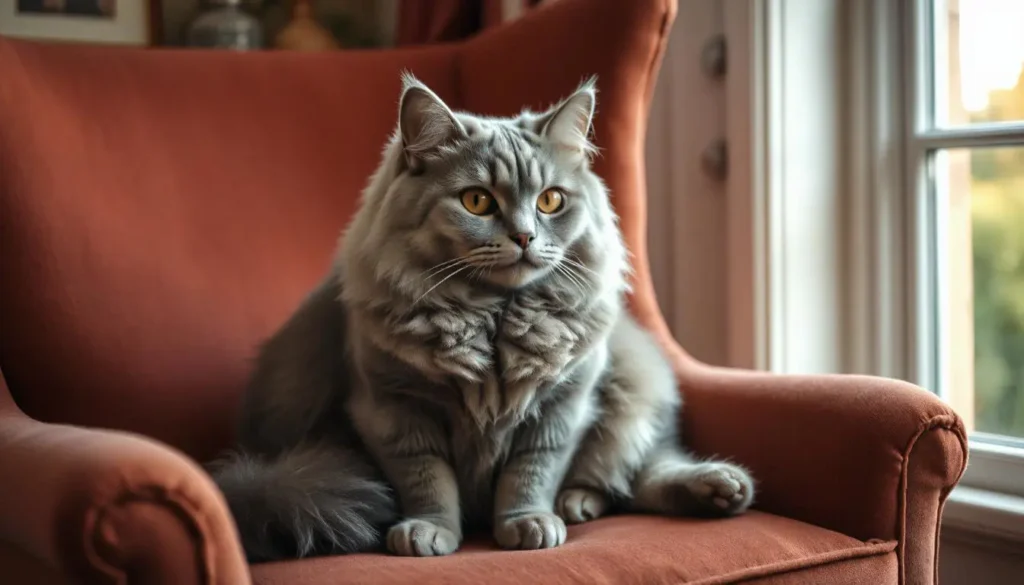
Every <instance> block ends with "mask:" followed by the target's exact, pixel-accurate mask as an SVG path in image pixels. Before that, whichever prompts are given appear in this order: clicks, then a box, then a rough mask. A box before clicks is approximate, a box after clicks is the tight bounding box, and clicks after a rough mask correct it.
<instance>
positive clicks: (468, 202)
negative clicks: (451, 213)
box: [462, 189, 498, 215]
mask: <svg viewBox="0 0 1024 585" xmlns="http://www.w3.org/2000/svg"><path fill="white" fill-rule="evenodd" d="M462 206H463V207H465V208H466V211H468V212H470V213H472V214H473V215H491V214H493V213H494V212H496V211H498V202H497V201H495V199H494V196H493V195H491V194H490V193H488V192H487V191H484V190H483V189H466V190H465V191H463V192H462Z"/></svg>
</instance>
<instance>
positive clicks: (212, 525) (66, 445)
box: [0, 374, 250, 585]
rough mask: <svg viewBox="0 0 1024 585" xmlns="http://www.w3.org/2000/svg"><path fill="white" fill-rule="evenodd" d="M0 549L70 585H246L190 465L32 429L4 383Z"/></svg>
mask: <svg viewBox="0 0 1024 585" xmlns="http://www.w3.org/2000/svg"><path fill="white" fill-rule="evenodd" d="M0 540H3V541H5V544H7V545H9V546H13V547H15V548H16V549H19V550H21V551H22V552H23V553H25V554H27V555H30V556H32V557H35V558H36V559H38V560H39V561H42V562H43V563H45V564H47V565H49V566H50V567H53V568H54V569H56V570H58V571H60V572H63V573H65V574H67V575H69V576H72V577H73V578H74V579H75V581H76V582H84V583H104V584H108V583H127V584H131V583H147V584H149V583H153V584H167V585H171V584H173V585H187V584H190V583H196V584H200V583H202V584H218V585H219V584H231V585H238V584H244V583H249V582H250V578H249V573H248V567H247V565H246V563H245V559H244V556H243V554H242V550H241V547H240V545H239V543H238V538H237V534H236V531H235V528H234V524H233V522H232V520H231V517H230V515H229V513H228V511H227V506H226V505H225V503H224V501H223V498H222V497H221V495H220V493H219V491H218V490H217V488H216V487H215V486H214V484H213V482H212V481H211V480H210V479H209V478H208V476H207V475H206V474H205V473H203V471H202V470H200V469H199V467H198V466H197V465H195V464H194V463H193V462H191V461H190V460H189V459H188V458H187V457H185V456H184V455H181V454H179V453H177V452H175V451H174V450H172V449H170V448H169V447H166V446H163V445H161V444H159V443H157V442H155V441H152V440H148V439H145V438H142V437H139V436H135V435H131V434H127V433H121V432H114V431H101V430H91V429H85V428H80V427H73V426H67V425H54V424H45V423H41V422H38V421H35V420H32V419H30V418H29V417H27V416H26V415H25V414H24V413H22V412H21V411H20V410H19V409H18V408H17V406H16V405H15V404H14V402H13V400H12V399H11V397H10V394H9V393H8V391H7V386H6V384H5V383H4V380H3V376H2V374H0ZM3 572H4V571H3V570H2V569H0V574H3Z"/></svg>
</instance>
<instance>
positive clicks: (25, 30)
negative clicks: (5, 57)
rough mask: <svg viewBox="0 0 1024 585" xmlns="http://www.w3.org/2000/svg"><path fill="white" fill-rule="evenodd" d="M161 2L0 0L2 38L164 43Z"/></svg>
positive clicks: (134, 0) (106, 42)
mask: <svg viewBox="0 0 1024 585" xmlns="http://www.w3.org/2000/svg"><path fill="white" fill-rule="evenodd" d="M160 22H161V12H160V1H159V0H0V35H5V36H9V37H16V38H25V39H39V40H47V41H64V42H71V43H101V44H116V45H154V44H158V43H159V42H160V36H161V35H160Z"/></svg>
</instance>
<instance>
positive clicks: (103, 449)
mask: <svg viewBox="0 0 1024 585" xmlns="http://www.w3.org/2000/svg"><path fill="white" fill-rule="evenodd" d="M674 11H675V2H674V1H673V0H631V1H630V2H621V1H618V0H559V2H556V3H553V4H551V5H550V6H545V7H543V8H540V9H537V10H535V11H532V12H531V13H530V14H529V15H527V16H525V17H523V18H522V19H520V20H518V21H516V22H515V23H513V24H511V25H509V26H505V27H501V28H497V29H494V30H492V31H490V32H487V33H485V34H483V35H480V36H479V37H476V38H474V39H470V40H468V41H465V42H462V43H455V44H447V45H441V46H435V47H429V48H411V49H399V50H387V51H352V52H337V53H323V54H292V53H260V54H249V55H242V54H229V53H220V52H198V51H188V52H186V51H171V50H143V49H122V48H109V47H71V46H57V45H48V44H42V43H34V42H26V41H14V40H5V39H2V38H0V368H2V376H0V382H2V383H0V582H5V583H6V582H11V583H19V584H20V583H26V584H35V583H57V582H68V583H104V584H106V583H127V584H136V583H147V584H148V583H157V584H160V583H167V584H175V585H179V584H180V585H188V584H192V583H195V584H200V583H202V584H215V585H221V584H232V585H233V584H244V583H248V582H249V581H250V580H253V581H255V582H257V583H265V584H277V583H282V584H283V583H288V584H295V585H302V584H310V585H314V584H321V583H368V584H382V583H405V582H415V583H419V584H421V585H422V584H424V583H435V582H436V583H463V582H464V583H481V582H487V583H518V582H521V581H523V580H524V579H527V578H531V579H536V578H541V580H542V582H545V583H555V582H557V583H598V582H609V583H610V582H636V583H680V582H694V583H727V582H736V581H739V580H743V581H745V582H751V581H753V582H758V583H826V582H827V583H878V584H882V583H907V584H924V583H933V582H934V581H935V579H936V572H935V569H936V561H937V549H938V530H939V519H940V515H941V509H942V503H943V501H944V500H945V497H946V495H947V494H948V492H949V490H950V489H951V488H952V487H953V486H954V485H955V484H956V482H957V481H958V479H959V477H960V474H961V473H962V471H963V468H964V466H965V464H966V442H965V436H964V429H963V425H962V423H961V421H960V420H959V418H957V416H956V415H955V414H954V413H953V412H952V411H951V410H950V409H949V408H948V407H947V406H946V405H945V404H944V403H942V402H941V401H940V400H938V399H937V398H936V397H934V396H933V395H932V394H929V393H927V392H925V391H923V390H921V389H919V388H915V387H912V386H910V385H908V384H904V383H900V382H896V381H892V380H884V379H880V378H869V377H847V376H806V377H802V376H775V375H770V374H765V373H755V372H745V371H737V370H729V369H722V368H713V367H710V366H707V365H704V364H701V363H699V362H697V361H696V360H694V359H692V358H691V357H690V356H689V355H688V354H686V352H685V351H684V350H683V349H682V348H680V347H679V346H678V345H677V344H676V342H675V341H674V340H673V339H672V337H671V335H670V334H669V331H668V328H667V326H666V324H665V322H664V320H663V319H662V317H661V315H660V313H659V311H658V305H657V303H656V301H655V298H654V294H653V287H652V285H651V279H650V274H649V272H648V264H647V252H646V244H645V221H646V208H645V205H646V204H645V201H646V199H645V198H646V192H645V185H644V173H643V169H644V154H643V137H644V132H645V128H646V121H647V120H646V117H647V108H648V104H649V101H650V98H651V93H652V90H653V85H654V81H655V77H656V74H657V70H658V65H659V61H660V58H661V55H662V52H663V50H664V46H665V42H666V37H667V34H668V31H669V29H670V27H671V23H672V19H673V17H674ZM403 69H409V70H411V71H413V72H414V73H415V74H416V75H417V76H418V77H420V78H421V79H423V80H424V81H425V82H427V83H428V84H429V85H430V86H431V87H432V88H434V89H435V90H436V91H437V92H438V93H439V94H440V95H441V97H442V98H444V99H445V100H446V101H448V102H449V103H450V104H453V105H454V106H456V107H461V108H465V109H468V110H473V111H477V112H482V113H492V114H508V113H512V112H514V111H516V110H518V109H519V108H521V107H523V106H524V105H526V106H532V107H534V108H540V107H543V106H545V105H547V104H548V103H550V102H552V101H554V100H555V99H557V98H558V97H560V96H562V95H564V94H565V93H567V92H568V91H569V90H570V89H572V88H573V87H574V86H575V85H576V84H577V83H578V81H579V80H580V79H581V78H582V77H583V76H585V75H589V74H592V73H596V74H597V75H598V76H599V88H600V90H601V93H600V96H599V112H598V116H597V119H596V127H595V138H596V142H597V144H598V146H599V147H600V148H601V149H602V155H601V156H600V157H599V158H598V161H597V170H598V172H599V173H600V174H601V175H602V176H603V177H604V178H605V179H606V181H607V183H608V184H609V186H610V188H611V192H612V193H613V199H614V205H615V207H616V210H617V211H618V213H619V214H620V216H621V218H622V223H621V225H622V229H623V231H624V233H625V237H626V240H627V243H628V244H629V245H630V248H631V251H632V253H633V259H634V263H635V267H636V274H635V282H634V287H635V293H634V294H633V295H632V297H631V306H632V309H633V311H634V313H635V314H636V315H637V316H638V318H639V319H640V320H641V321H642V322H643V323H644V324H645V325H646V326H647V327H648V328H650V329H651V331H653V332H654V333H655V335H656V336H657V337H658V338H659V340H660V342H661V343H662V345H663V346H664V348H665V350H666V351H667V352H668V353H669V355H671V356H672V358H673V360H674V363H675V366H676V370H677V372H678V375H679V380H680V387H681V389H682V391H683V392H684V394H685V396H686V400H687V407H686V409H685V412H684V418H685V421H684V429H685V433H686V437H685V438H686V440H687V441H688V442H689V444H690V445H691V446H692V447H693V448H694V449H695V450H696V451H698V452H699V453H704V454H712V453H714V454H720V455H723V456H728V457H730V458H732V459H734V460H735V461H738V462H740V463H742V464H744V465H747V466H748V467H749V468H750V469H751V470H752V471H753V474H754V476H755V478H756V479H757V480H758V484H759V485H758V488H759V496H758V499H757V501H756V503H755V508H756V509H755V510H753V511H751V512H750V513H748V514H746V515H743V516H740V517H737V518H731V519H728V520H714V521H705V520H692V519H667V518H651V517H639V516H634V517H612V518H607V519H602V520H599V521H597V522H592V523H588V524H585V525H582V526H579V527H573V528H571V529H570V532H569V541H568V543H567V544H566V545H565V546H563V547H561V548H558V549H553V550H549V551H537V552H528V553H512V552H502V551H497V550H495V549H494V547H493V545H491V544H490V543H489V540H488V539H487V538H485V537H484V538H480V539H477V540H472V539H471V540H470V541H469V542H467V544H466V547H465V550H464V551H462V552H460V553H458V554H456V555H453V556H451V557H445V558H434V559H400V558H393V557H388V556H385V555H381V554H367V555H355V556H351V557H325V558H318V559H311V560H303V561H294V562H286V563H273V564H264V565H257V566H253V567H248V566H247V565H246V563H245V561H244V558H243V555H242V552H241V549H240V546H239V544H238V539H237V534H236V532H235V529H234V525H233V523H232V521H231V518H230V516H229V514H228V512H227V510H226V507H225V504H224V502H223V499H222V498H221V496H220V494H219V493H218V492H217V490H216V488H215V487H214V485H213V484H212V482H211V481H210V479H209V478H208V477H207V475H206V474H205V473H204V472H203V471H202V469H201V467H200V465H199V462H202V461H205V460H208V459H209V458H210V457H212V456H214V455H215V454H216V453H217V452H218V451H219V450H221V449H223V448H225V447H227V446H229V445H230V441H231V435H232V429H233V421H234V415H235V412H236V409H237V406H238V403H239V397H240V394H241V391H242V387H243V385H244V381H245V376H246V371H247V368H248V367H249V363H250V359H251V357H252V355H253V352H254V349H255V347H256V344H257V343H258V342H259V341H260V340H261V339H263V338H264V337H265V336H266V335H268V334H269V333H271V331H272V330H273V329H274V328H275V327H276V326H277V325H278V324H279V323H280V322H282V321H283V320H284V319H285V318H286V317H287V315H288V314H289V313H290V311H291V310H292V309H293V308H294V306H295V305H296V304H297V303H298V302H299V301H300V300H301V298H302V297H303V296H304V295H305V293H306V292H307V291H308V290H309V289H310V288H311V287H312V286H313V285H314V284H315V283H316V282H317V281H318V279H319V278H320V277H321V275H322V273H323V271H324V269H325V268H326V266H327V263H328V261H329V258H330V255H331V253H332V250H333V247H334V244H335V241H336V238H337V235H338V233H339V231H340V230H341V229H342V228H343V227H344V225H345V223H346V221H347V219H348V217H349V216H350V214H351V212H352V210H353V208H354V206H355V202H356V201H357V197H358V195H359V192H360V190H361V189H362V187H363V185H364V184H365V181H366V178H367V176H368V175H369V173H370V172H371V171H372V170H373V168H374V166H375V164H376V162H377V158H378V155H379V152H380V148H381V147H382V146H383V145H384V142H385V139H386V137H387V135H388V134H389V132H390V131H391V129H392V125H393V124H394V116H395V109H396V105H397V96H398V92H399V73H400V71H401V70H403ZM8 576H9V577H10V578H11V580H10V581H7V580H5V579H6V578H7V577H8Z"/></svg>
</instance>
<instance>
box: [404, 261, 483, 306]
mask: <svg viewBox="0 0 1024 585" xmlns="http://www.w3.org/2000/svg"><path fill="white" fill-rule="evenodd" d="M472 267H473V265H472V264H466V263H465V262H463V263H460V264H456V265H455V270H454V271H453V272H452V273H451V274H449V275H448V276H446V277H444V278H442V279H441V281H440V282H438V283H437V284H435V285H434V286H432V287H430V288H428V289H427V292H425V293H423V294H421V295H420V296H419V297H417V298H416V300H415V301H413V302H412V305H410V306H412V307H415V306H416V304H417V303H419V302H420V301H422V300H423V298H424V297H426V296H427V295H429V294H430V293H432V292H433V291H434V289H436V288H437V287H439V286H441V285H442V284H444V283H445V282H446V281H447V280H448V279H449V278H451V277H453V276H455V275H456V274H458V273H460V272H462V271H463V270H466V269H467V268H472Z"/></svg>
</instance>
